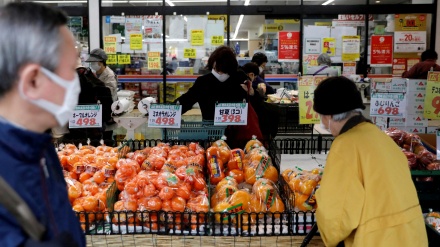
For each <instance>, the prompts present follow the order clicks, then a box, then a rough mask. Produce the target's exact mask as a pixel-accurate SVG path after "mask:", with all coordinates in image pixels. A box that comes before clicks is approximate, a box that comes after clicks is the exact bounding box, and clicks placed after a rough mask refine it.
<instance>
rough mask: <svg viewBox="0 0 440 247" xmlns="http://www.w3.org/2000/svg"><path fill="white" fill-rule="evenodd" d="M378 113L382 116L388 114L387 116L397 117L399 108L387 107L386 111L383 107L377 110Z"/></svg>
mask: <svg viewBox="0 0 440 247" xmlns="http://www.w3.org/2000/svg"><path fill="white" fill-rule="evenodd" d="M377 113H378V114H380V115H382V114H384V113H386V114H387V115H391V114H392V115H397V114H399V108H397V107H386V108H385V109H384V108H383V107H379V109H378V110H377Z"/></svg>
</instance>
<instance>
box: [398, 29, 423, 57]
mask: <svg viewBox="0 0 440 247" xmlns="http://www.w3.org/2000/svg"><path fill="white" fill-rule="evenodd" d="M424 50H426V31H406V32H405V31H400V32H397V31H396V32H394V52H404V53H405V52H421V51H424Z"/></svg>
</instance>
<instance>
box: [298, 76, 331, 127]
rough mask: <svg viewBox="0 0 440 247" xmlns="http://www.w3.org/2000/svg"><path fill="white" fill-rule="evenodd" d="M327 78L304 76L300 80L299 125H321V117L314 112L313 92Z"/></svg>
mask: <svg viewBox="0 0 440 247" xmlns="http://www.w3.org/2000/svg"><path fill="white" fill-rule="evenodd" d="M326 78H327V76H302V77H301V78H300V79H299V87H298V90H299V91H298V95H299V97H300V98H301V100H300V101H299V103H298V105H299V124H315V123H319V115H318V113H316V112H315V111H314V110H313V94H314V93H313V92H314V91H315V88H316V87H317V86H318V84H319V83H321V81H323V80H324V79H326Z"/></svg>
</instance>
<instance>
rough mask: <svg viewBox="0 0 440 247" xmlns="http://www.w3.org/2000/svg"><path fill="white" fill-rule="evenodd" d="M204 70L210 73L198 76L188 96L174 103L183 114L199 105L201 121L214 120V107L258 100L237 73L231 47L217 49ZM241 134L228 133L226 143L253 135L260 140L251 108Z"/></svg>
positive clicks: (239, 71) (246, 78)
mask: <svg viewBox="0 0 440 247" xmlns="http://www.w3.org/2000/svg"><path fill="white" fill-rule="evenodd" d="M207 69H208V70H210V71H211V73H209V74H206V75H202V76H199V77H198V78H197V79H196V81H195V83H194V85H193V86H192V87H191V88H190V89H189V90H188V92H186V93H185V94H183V95H182V96H180V97H179V98H177V99H176V100H175V102H179V103H180V104H181V105H182V114H183V113H185V112H187V111H189V110H190V109H191V108H192V106H193V105H194V104H195V103H199V106H200V110H201V111H202V117H203V119H204V120H214V113H215V105H216V103H234V102H243V100H246V99H248V98H249V99H250V100H252V98H257V97H260V96H259V95H258V94H254V90H253V88H252V87H251V85H250V81H248V77H247V75H246V74H245V73H244V72H243V71H241V70H238V62H237V59H236V58H235V54H234V51H233V50H232V49H231V48H230V47H227V46H219V47H218V48H217V49H215V51H214V52H213V53H212V54H211V56H210V57H209V59H208V65H207ZM256 100H257V99H256ZM249 106H251V104H249ZM249 118H250V120H249ZM233 129H234V130H236V129H237V128H233ZM241 130H242V131H241V132H240V133H239V135H240V136H238V134H237V133H235V131H233V133H231V132H229V133H230V134H229V136H228V135H227V136H228V137H230V138H229V141H233V139H247V140H249V139H251V138H252V135H256V136H257V137H259V138H262V134H261V131H260V127H259V125H258V117H257V115H256V113H255V111H254V110H253V108H252V109H251V107H249V115H248V126H244V127H243V128H242V129H241Z"/></svg>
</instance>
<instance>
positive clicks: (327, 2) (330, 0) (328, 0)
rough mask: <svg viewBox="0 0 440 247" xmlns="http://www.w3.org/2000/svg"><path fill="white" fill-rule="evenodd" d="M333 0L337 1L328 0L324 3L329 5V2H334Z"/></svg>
mask: <svg viewBox="0 0 440 247" xmlns="http://www.w3.org/2000/svg"><path fill="white" fill-rule="evenodd" d="M333 1H335V0H327V1H326V2H325V3H323V4H322V5H327V4H329V3H331V2H333Z"/></svg>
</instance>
